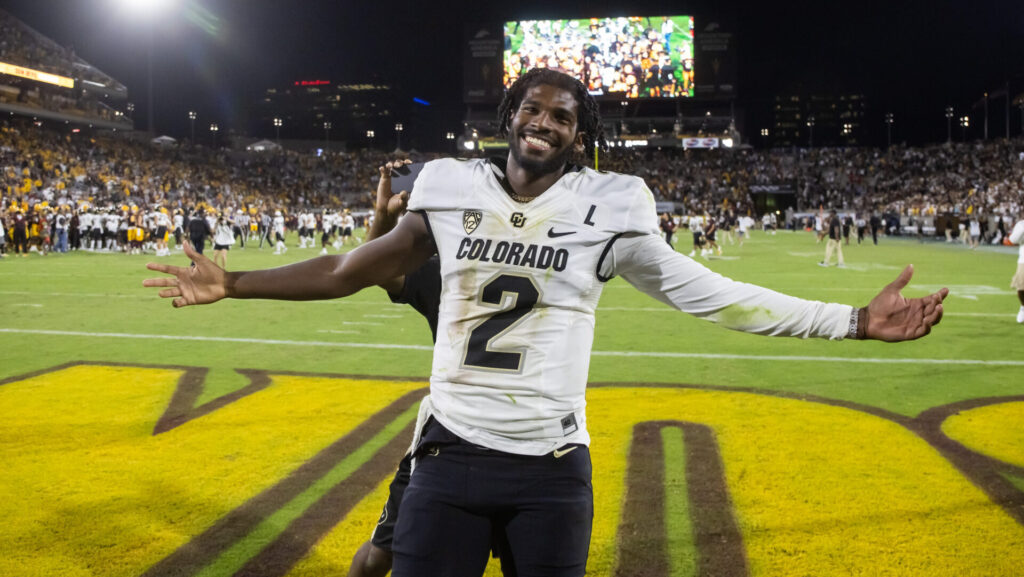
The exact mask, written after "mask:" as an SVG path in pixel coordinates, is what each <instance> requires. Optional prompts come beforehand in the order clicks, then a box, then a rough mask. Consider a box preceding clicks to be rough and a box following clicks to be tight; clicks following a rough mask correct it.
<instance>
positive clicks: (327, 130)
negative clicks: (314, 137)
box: [324, 122, 331, 142]
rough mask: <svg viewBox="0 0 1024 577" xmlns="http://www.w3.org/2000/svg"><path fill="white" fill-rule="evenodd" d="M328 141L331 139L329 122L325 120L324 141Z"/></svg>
mask: <svg viewBox="0 0 1024 577" xmlns="http://www.w3.org/2000/svg"><path fill="white" fill-rule="evenodd" d="M330 141H331V123H330V122H325V123H324V142H330Z"/></svg>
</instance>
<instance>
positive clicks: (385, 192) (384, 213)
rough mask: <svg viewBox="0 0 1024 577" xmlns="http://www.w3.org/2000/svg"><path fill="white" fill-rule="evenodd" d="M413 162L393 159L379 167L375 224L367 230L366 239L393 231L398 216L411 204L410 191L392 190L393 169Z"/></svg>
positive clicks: (374, 209) (374, 210)
mask: <svg viewBox="0 0 1024 577" xmlns="http://www.w3.org/2000/svg"><path fill="white" fill-rule="evenodd" d="M411 162H412V161H411V160H409V159H405V160H392V161H389V162H388V163H387V164H385V165H384V166H381V167H378V168H377V170H378V172H380V181H379V182H378V183H377V199H376V201H375V202H374V208H373V212H374V219H373V226H371V227H370V230H368V231H367V233H366V240H368V241H369V240H373V239H375V238H377V237H379V236H384V235H385V234H387V233H389V232H391V229H393V228H395V225H396V224H398V217H399V216H401V215H402V213H403V212H405V208H406V206H408V204H409V191H407V190H401V191H399V192H398V193H397V194H396V193H394V192H392V190H391V169H392V168H395V167H396V166H404V165H406V164H410V163H411Z"/></svg>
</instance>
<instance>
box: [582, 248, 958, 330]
mask: <svg viewBox="0 0 1024 577" xmlns="http://www.w3.org/2000/svg"><path fill="white" fill-rule="evenodd" d="M604 264H605V266H607V269H606V270H605V272H602V274H603V275H605V276H611V275H614V274H620V275H622V277H623V278H625V279H626V280H627V281H628V282H629V283H630V284H632V285H633V286H635V287H637V288H638V289H640V290H641V291H643V292H645V293H647V294H648V295H650V296H652V297H654V298H656V299H658V300H660V301H662V302H664V303H665V304H668V305H670V306H673V307H675V308H677V309H679V310H681V311H684V312H687V313H690V314H692V315H694V316H697V317H700V318H704V319H707V320H710V321H713V322H716V323H719V324H721V325H723V326H725V327H727V328H730V329H734V330H739V331H744V332H749V333H756V334H762V335H773V336H797V337H803V338H807V337H823V338H830V339H843V338H849V337H851V336H856V337H857V338H864V339H877V340H883V341H889V342H895V341H903V340H912V339H917V338H920V337H923V336H924V335H926V334H928V333H929V332H930V331H931V327H932V326H934V325H936V324H938V322H939V321H940V320H941V319H942V300H943V299H945V298H946V295H947V294H949V291H948V290H947V289H942V290H940V291H938V292H936V293H934V294H931V295H928V296H926V297H921V298H916V299H907V298H905V297H903V296H902V295H901V294H900V290H901V289H903V287H905V286H906V285H907V283H908V282H910V277H911V276H912V275H913V267H907V268H906V269H904V270H903V272H902V273H901V274H900V276H899V277H898V278H897V279H896V280H895V281H893V282H892V283H891V284H889V285H888V286H886V287H885V288H884V289H882V291H881V292H880V293H879V294H878V296H876V297H875V298H874V299H872V301H871V303H870V304H869V305H868V306H867V307H865V308H863V309H859V310H858V311H857V312H858V313H859V314H858V315H857V320H858V322H857V327H856V335H852V334H850V329H851V328H852V327H851V319H852V314H851V313H852V312H853V311H854V309H853V308H852V307H850V306H848V305H841V304H837V303H822V302H817V301H809V300H805V299H800V298H796V297H792V296H789V295H784V294H781V293H777V292H775V291H772V290H769V289H766V288H763V287H758V286H754V285H750V284H747V283H742V282H737V281H734V280H731V279H728V278H726V277H723V276H722V275H719V274H717V273H715V272H713V271H711V270H709V269H707V268H706V267H704V266H702V265H701V264H699V263H697V262H695V261H693V260H692V259H689V258H686V257H684V256H683V255H681V254H678V253H676V252H675V251H672V250H671V249H670V248H669V247H668V246H667V245H666V244H665V243H664V242H663V241H660V239H659V238H657V237H656V236H655V235H651V234H645V235H639V236H633V237H630V236H624V237H622V238H620V239H618V240H616V241H615V243H614V244H613V245H612V250H611V251H610V253H609V259H606V262H605V263H604Z"/></svg>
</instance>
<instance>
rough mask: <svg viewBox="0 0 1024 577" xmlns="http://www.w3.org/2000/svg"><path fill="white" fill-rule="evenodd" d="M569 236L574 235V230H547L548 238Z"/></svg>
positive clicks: (552, 228)
mask: <svg viewBox="0 0 1024 577" xmlns="http://www.w3.org/2000/svg"><path fill="white" fill-rule="evenodd" d="M570 234H576V231H575V230H569V231H566V232H555V228H554V227H551V228H549V229H548V238H558V237H560V236H568V235H570Z"/></svg>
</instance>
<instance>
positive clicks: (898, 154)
mask: <svg viewBox="0 0 1024 577" xmlns="http://www.w3.org/2000/svg"><path fill="white" fill-rule="evenodd" d="M1020 145H1021V143H1020V142H1009V143H1007V142H1005V141H999V142H990V143H974V144H959V145H954V146H945V145H941V146H931V147H925V148H904V147H897V148H893V149H891V150H889V151H882V150H876V149H812V150H797V151H790V150H785V151H782V150H772V151H754V150H738V151H725V150H690V151H683V150H679V149H674V150H623V149H615V150H612V151H610V152H608V153H605V154H604V155H602V156H601V159H600V168H601V169H603V170H612V171H617V172H623V173H627V174H635V175H638V176H641V177H643V178H644V179H645V180H646V181H647V183H648V185H649V187H650V188H651V190H652V192H653V193H654V195H655V197H656V199H657V200H659V201H663V202H670V203H673V205H674V206H675V207H676V212H677V213H680V214H702V213H704V212H709V213H712V214H714V213H716V212H718V211H720V210H722V209H732V210H734V211H735V212H736V213H739V214H747V213H751V214H752V213H755V212H756V211H755V209H754V206H755V205H754V203H753V200H752V198H751V194H750V188H751V186H753V185H756V184H765V183H773V182H793V183H795V189H796V197H797V198H796V200H797V207H796V209H797V210H798V211H804V212H816V211H818V210H819V207H824V208H825V209H829V208H836V209H838V210H840V211H846V212H854V211H856V212H859V213H862V214H863V213H867V212H872V211H875V212H877V213H886V214H889V215H895V216H896V218H897V219H898V218H899V217H903V218H904V219H908V218H918V219H922V218H924V219H929V220H931V219H935V218H939V217H943V216H944V215H948V216H950V217H952V218H953V219H955V220H954V222H956V223H959V221H960V220H966V219H967V218H969V217H970V216H974V217H978V216H979V215H982V216H984V217H991V220H992V222H993V223H994V222H995V221H996V217H997V216H998V215H1007V216H1008V217H1015V216H1016V215H1017V214H1018V212H1019V211H1020V209H1021V198H1022V189H1024V161H1022V160H1021V158H1020V154H1019V153H1018V152H1017V149H1018V148H1019V147H1020ZM436 156H437V155H431V154H417V155H415V158H414V159H413V160H416V161H425V160H429V159H431V158H434V157H436ZM387 159H388V155H387V154H386V153H384V152H381V151H368V150H357V151H353V152H339V153H335V152H328V153H325V154H323V155H321V156H317V155H316V154H298V153H295V152H282V153H270V154H268V153H253V152H245V151H228V150H214V149H207V148H203V147H157V146H153V145H151V144H149V143H148V142H147V143H140V142H136V141H133V140H130V139H128V138H124V137H118V136H116V135H110V134H109V133H102V134H101V133H96V134H94V135H87V134H86V133H70V132H58V131H51V130H48V129H45V128H40V127H38V126H36V125H35V124H34V123H31V122H27V121H25V122H20V123H19V122H17V121H16V120H15V119H10V120H8V121H7V123H6V125H4V126H3V127H2V128H0V195H2V200H0V209H2V211H3V214H4V215H5V216H7V217H8V219H9V218H10V217H11V215H12V214H13V213H12V210H15V209H21V210H25V211H28V212H30V213H32V212H33V211H35V210H36V209H35V207H36V206H42V205H44V203H45V206H47V207H50V209H51V210H52V208H53V207H60V206H67V207H68V208H69V209H82V208H84V207H94V208H111V209H119V208H120V207H125V206H130V205H136V206H141V207H149V208H153V207H160V206H162V207H165V208H167V209H168V210H172V211H173V210H176V209H180V210H183V211H186V212H187V211H190V210H191V209H193V208H194V207H196V206H203V207H206V208H208V209H213V210H215V211H226V210H231V211H232V212H234V211H236V210H237V209H239V208H243V209H263V210H282V211H285V212H287V213H293V214H294V213H295V212H297V211H300V210H313V211H322V210H323V209H338V208H342V207H344V208H349V209H351V210H353V211H355V212H360V211H367V210H369V209H370V202H371V198H372V197H371V195H370V194H369V193H370V192H371V191H372V190H373V187H374V182H373V177H374V175H375V173H376V170H375V168H376V167H377V166H378V165H380V164H381V163H383V162H385V161H386V160H387ZM44 212H45V211H44ZM754 216H759V215H757V214H754ZM7 224H8V226H5V229H6V230H7V231H8V233H10V231H11V226H10V223H9V222H8V223H7ZM789 224H791V225H792V223H789ZM931 226H932V223H931V222H929V227H930V228H929V230H931ZM953 226H955V224H954V225H953ZM991 228H993V229H994V226H993V227H991ZM893 232H897V233H898V231H893Z"/></svg>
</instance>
